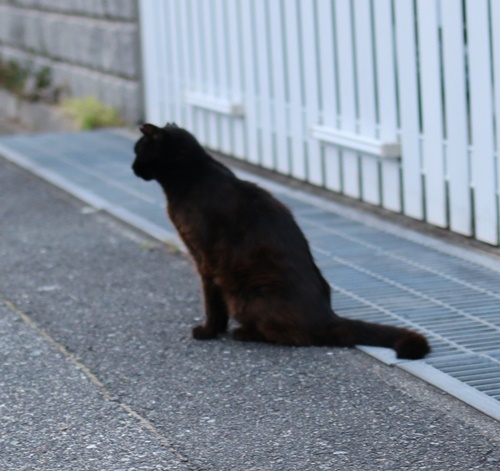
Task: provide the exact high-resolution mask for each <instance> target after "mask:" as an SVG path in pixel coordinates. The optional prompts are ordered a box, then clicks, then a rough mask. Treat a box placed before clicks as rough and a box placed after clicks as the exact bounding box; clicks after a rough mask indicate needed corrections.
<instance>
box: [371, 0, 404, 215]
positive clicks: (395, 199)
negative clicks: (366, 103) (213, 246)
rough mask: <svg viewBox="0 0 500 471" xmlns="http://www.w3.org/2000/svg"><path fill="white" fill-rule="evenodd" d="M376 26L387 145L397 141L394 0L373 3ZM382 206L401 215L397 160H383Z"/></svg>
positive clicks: (381, 132) (379, 89)
mask: <svg viewBox="0 0 500 471" xmlns="http://www.w3.org/2000/svg"><path fill="white" fill-rule="evenodd" d="M373 9H374V12H373V14H374V26H375V34H374V37H375V51H376V52H375V55H376V58H377V67H376V73H377V96H378V104H379V106H378V109H379V120H380V123H379V138H380V139H381V140H382V141H386V142H396V141H398V117H397V101H396V75H395V67H396V65H395V63H394V47H393V34H394V29H393V25H392V6H391V0H377V1H376V2H373ZM381 165H382V171H381V188H382V205H383V207H384V208H386V209H390V210H392V211H398V212H399V211H401V209H402V205H401V197H400V195H401V179H400V168H401V165H400V163H399V162H398V161H395V160H382V162H381Z"/></svg>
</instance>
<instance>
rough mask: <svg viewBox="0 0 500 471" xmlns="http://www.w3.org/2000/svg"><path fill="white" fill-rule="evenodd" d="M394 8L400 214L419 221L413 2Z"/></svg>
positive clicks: (399, 3)
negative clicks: (401, 200) (399, 138)
mask: <svg viewBox="0 0 500 471" xmlns="http://www.w3.org/2000/svg"><path fill="white" fill-rule="evenodd" d="M394 8H395V16H396V48H397V71H398V85H399V107H400V117H401V145H402V156H401V164H402V171H403V201H404V213H405V214H406V215H408V216H411V217H414V218H416V219H423V216H424V211H423V206H422V180H421V173H420V126H419V107H418V83H417V64H416V57H417V51H416V47H415V15H414V11H413V0H398V1H397V2H394Z"/></svg>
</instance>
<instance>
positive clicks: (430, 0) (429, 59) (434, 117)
mask: <svg viewBox="0 0 500 471" xmlns="http://www.w3.org/2000/svg"><path fill="white" fill-rule="evenodd" d="M417 7H418V37H419V43H420V44H419V51H420V89H421V94H422V96H421V103H422V123H423V142H422V161H423V172H424V175H425V185H424V191H425V200H426V201H427V202H428V204H427V205H426V220H427V222H430V223H431V224H434V225H436V226H440V227H446V226H447V220H446V219H447V218H446V192H445V181H444V155H443V121H442V117H443V110H442V106H441V104H442V97H441V74H440V61H439V36H438V34H439V33H438V17H437V13H438V12H437V7H438V3H436V1H435V0H419V2H417Z"/></svg>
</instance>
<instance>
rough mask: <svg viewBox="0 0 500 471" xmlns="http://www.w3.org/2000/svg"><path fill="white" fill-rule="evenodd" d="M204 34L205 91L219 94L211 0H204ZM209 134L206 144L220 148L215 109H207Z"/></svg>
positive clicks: (217, 118)
mask: <svg viewBox="0 0 500 471" xmlns="http://www.w3.org/2000/svg"><path fill="white" fill-rule="evenodd" d="M201 3H202V8H201V15H202V24H203V26H202V35H203V54H204V56H205V61H204V66H205V69H206V88H205V92H206V94H207V95H208V96H210V97H218V96H219V87H218V83H217V75H218V70H217V53H216V48H215V44H214V39H215V31H214V9H213V3H212V1H211V0H202V2H201ZM206 117H207V127H208V135H207V141H206V145H207V146H208V147H210V148H211V149H214V150H219V126H220V123H219V121H220V116H219V115H218V114H217V113H214V112H213V111H206Z"/></svg>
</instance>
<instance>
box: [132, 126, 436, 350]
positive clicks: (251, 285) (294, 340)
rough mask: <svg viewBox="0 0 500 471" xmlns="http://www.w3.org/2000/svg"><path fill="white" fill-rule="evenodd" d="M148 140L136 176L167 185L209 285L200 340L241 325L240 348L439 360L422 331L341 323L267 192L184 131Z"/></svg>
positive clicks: (296, 231)
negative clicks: (356, 350) (365, 351)
mask: <svg viewBox="0 0 500 471" xmlns="http://www.w3.org/2000/svg"><path fill="white" fill-rule="evenodd" d="M141 132H142V134H143V136H142V137H141V138H140V139H139V141H138V142H137V143H136V145H135V153H136V158H135V161H134V164H133V166H132V167H133V170H134V172H135V174H136V175H137V176H139V177H141V178H143V179H145V180H153V179H154V180H156V181H158V183H159V184H160V185H161V186H162V188H163V190H164V192H165V194H166V197H167V200H168V214H169V216H170V219H171V220H172V222H173V223H174V225H175V227H176V228H177V230H178V232H179V234H180V236H181V238H182V240H183V241H184V243H185V244H186V246H187V248H188V249H189V251H190V253H191V255H192V256H193V258H194V261H195V263H196V267H197V269H198V272H199V274H200V276H201V281H202V285H203V294H204V300H205V310H206V320H205V323H204V324H203V325H200V326H197V327H195V328H194V329H193V337H194V338H196V339H211V338H214V337H216V336H217V334H219V333H220V332H224V331H225V330H226V329H227V323H228V316H233V317H234V318H235V319H236V320H237V321H238V323H239V324H240V327H238V328H237V329H235V330H234V331H233V337H234V338H235V339H236V340H244V341H263V342H272V343H276V344H282V345H296V346H304V345H331V346H344V347H353V346H354V345H357V344H362V345H376V346H381V347H389V348H393V349H394V350H396V353H397V356H398V358H410V359H416V358H422V357H423V356H425V355H426V354H427V353H428V352H429V351H430V348H429V345H428V343H427V340H426V339H425V337H424V336H422V335H420V334H419V333H417V332H413V331H411V330H407V329H403V328H398V327H391V326H385V325H380V324H372V323H368V322H363V321H358V320H351V319H346V318H343V317H339V316H337V315H336V314H335V313H334V312H333V310H332V308H331V305H330V286H329V285H328V283H327V282H326V281H325V279H324V278H323V276H322V275H321V273H320V271H319V269H318V267H317V266H316V264H315V263H314V260H313V258H312V255H311V252H310V250H309V245H308V242H307V240H306V238H305V237H304V235H303V233H302V231H301V230H300V228H299V226H298V225H297V223H296V222H295V220H294V218H293V216H292V214H291V213H290V211H289V210H288V208H287V207H286V206H284V205H283V204H282V203H280V202H279V201H278V200H276V199H275V198H274V197H273V196H271V195H270V194H269V193H268V192H267V191H265V190H263V189H261V188H259V187H258V186H256V185H254V184H253V183H249V182H246V181H242V180H239V179H238V178H237V177H236V176H235V175H234V174H233V173H232V172H231V171H230V170H229V169H228V168H227V167H225V166H224V165H222V164H221V163H219V162H217V161H216V160H215V159H213V158H212V157H211V156H210V155H209V154H208V153H207V152H206V151H205V150H204V149H203V147H202V146H201V145H200V144H199V143H198V142H197V140H196V139H195V138H194V137H193V136H192V135H191V134H190V133H189V132H187V131H185V130H184V129H181V128H179V127H177V126H176V125H167V126H165V127H164V128H159V127H157V126H154V125H152V124H144V125H143V126H141Z"/></svg>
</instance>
